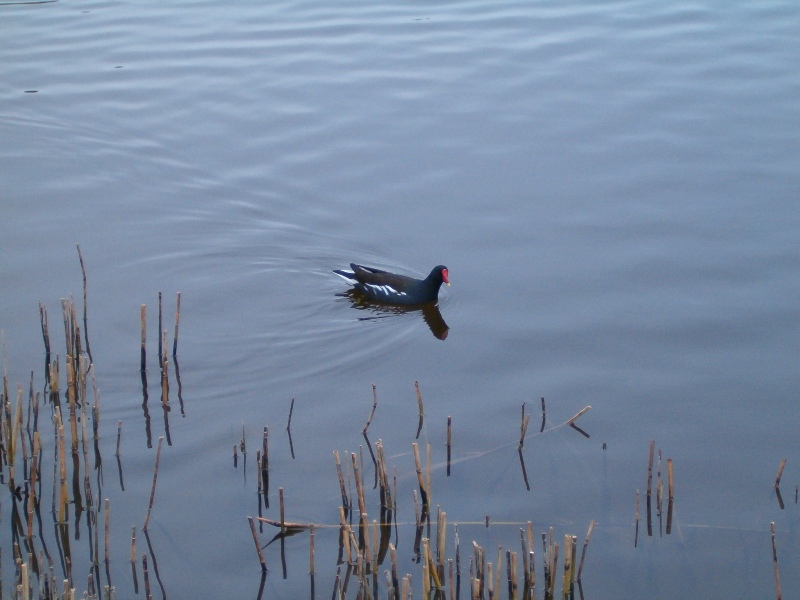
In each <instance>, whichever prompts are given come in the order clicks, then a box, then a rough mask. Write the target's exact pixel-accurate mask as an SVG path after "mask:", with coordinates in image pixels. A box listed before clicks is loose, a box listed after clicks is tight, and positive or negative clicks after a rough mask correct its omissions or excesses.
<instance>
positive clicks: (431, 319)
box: [336, 289, 450, 340]
mask: <svg viewBox="0 0 800 600" xmlns="http://www.w3.org/2000/svg"><path fill="white" fill-rule="evenodd" d="M336 295H337V296H338V297H340V298H346V299H347V300H349V301H350V306H351V307H352V308H355V309H358V310H363V311H368V312H369V313H370V314H369V316H364V317H359V320H360V321H371V320H373V319H385V318H386V317H391V316H395V315H402V314H407V313H414V312H418V313H422V318H423V320H424V321H425V323H426V324H427V325H428V327H429V328H430V330H431V333H432V334H433V335H434V337H436V338H438V339H440V340H444V339H446V338H447V332H448V331H449V330H450V328H449V327H448V326H447V323H445V322H444V319H443V318H442V313H441V312H439V305H438V304H436V302H429V303H427V304H419V305H415V306H398V305H396V304H384V303H381V302H375V301H373V300H370V299H368V298H367V297H366V296H364V294H362V293H361V292H359V291H358V290H355V289H349V290H347V291H346V292H341V293H339V294H336Z"/></svg>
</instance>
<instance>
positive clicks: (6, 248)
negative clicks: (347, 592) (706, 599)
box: [0, 1, 800, 598]
mask: <svg viewBox="0 0 800 600" xmlns="http://www.w3.org/2000/svg"><path fill="white" fill-rule="evenodd" d="M799 21H800V10H798V7H797V6H795V4H794V3H792V2H780V1H769V2H762V3H758V4H738V5H731V4H728V3H715V2H673V3H668V4H657V3H646V2H610V3H602V4H596V3H581V2H567V3H564V2H542V3H535V4H532V5H530V4H528V3H522V2H514V3H506V4H504V5H502V6H494V5H491V4H488V3H478V2H452V3H446V4H442V5H438V6H431V5H429V4H425V3H417V4H414V3H409V4H405V5H402V6H398V5H391V4H386V3H378V4H371V5H369V6H362V5H359V4H355V3H354V4H350V3H338V4H329V3H317V2H305V3H296V2H288V3H272V4H270V5H263V4H261V3H254V2H253V3H250V2H242V3H238V4H236V5H226V6H222V5H219V4H211V3H203V2H184V3H179V4H169V5H164V4H163V3H152V2H138V3H127V4H115V3H107V2H80V3H77V4H76V3H71V2H63V1H61V2H56V3H50V4H41V5H25V4H17V5H11V4H3V5H2V6H0V39H1V40H2V41H0V135H1V137H0V139H2V144H1V145H0V149H1V151H2V161H1V162H0V164H2V168H0V180H1V181H2V190H3V194H2V196H3V208H4V215H5V218H4V219H3V220H2V224H0V240H2V241H0V248H2V263H1V264H2V268H0V278H1V280H2V285H3V289H4V290H5V293H4V294H3V295H2V303H0V327H2V328H3V330H4V335H5V343H6V354H7V362H8V373H9V381H10V385H11V387H12V392H13V390H14V389H16V383H22V384H23V387H24V388H25V389H27V382H28V380H29V377H30V372H31V371H34V374H35V378H36V379H35V387H36V389H39V390H41V389H43V381H42V380H41V365H42V361H43V347H42V346H43V345H42V341H41V333H40V329H39V322H38V303H39V302H43V303H45V304H46V305H47V307H48V309H49V312H50V320H51V329H53V330H55V331H58V330H59V329H60V314H59V308H60V307H59V303H58V302H59V298H60V297H63V296H66V295H69V294H70V293H71V294H74V295H75V297H76V299H77V300H78V301H80V299H81V295H82V291H81V274H80V268H79V265H78V261H77V256H76V254H77V253H76V252H75V248H74V244H75V243H80V245H81V249H82V251H83V254H84V258H85V260H86V263H87V275H88V285H89V307H88V311H89V335H90V342H91V348H92V353H93V357H94V360H95V367H96V372H97V378H98V386H99V388H100V389H101V395H102V406H103V415H102V422H101V436H102V437H101V445H102V449H103V452H104V456H105V461H104V484H103V486H102V494H103V497H108V498H109V499H110V502H111V507H112V508H111V517H112V549H111V569H112V571H111V573H112V580H113V583H114V585H115V587H116V588H117V590H118V595H119V596H121V597H125V596H130V595H131V594H132V591H133V588H132V582H131V573H130V566H129V564H128V562H127V561H128V556H129V552H130V548H129V539H128V535H129V530H128V527H130V526H131V525H136V526H137V528H140V527H141V524H142V522H143V518H144V514H145V512H146V507H147V502H148V499H149V491H150V483H151V478H152V467H153V461H154V457H155V450H154V447H155V445H156V443H157V442H156V440H157V437H158V436H159V435H164V434H165V433H166V431H165V425H164V419H163V415H162V414H161V411H160V408H159V406H158V390H157V384H158V382H157V379H158V376H157V369H156V365H155V362H154V358H153V355H154V354H155V339H156V326H155V321H154V319H155V315H156V299H157V292H158V291H163V292H164V302H165V314H166V322H167V323H168V326H166V328H167V329H169V330H170V331H171V328H172V318H173V311H174V299H175V293H176V292H177V291H180V292H181V294H182V313H181V333H180V341H179V350H178V357H179V361H180V373H181V377H182V392H183V398H184V408H185V416H181V414H180V410H179V409H178V407H177V405H176V404H175V399H174V398H173V399H172V404H173V410H172V411H171V413H170V414H169V425H170V428H169V434H170V441H171V442H172V444H171V445H170V446H167V445H166V442H165V447H164V449H163V451H162V457H161V467H160V473H159V484H158V490H157V495H156V502H155V506H154V509H153V514H152V517H151V524H150V530H151V533H150V536H151V541H152V545H153V554H154V556H155V558H157V561H158V567H159V572H160V575H161V579H162V582H163V585H164V590H165V593H166V595H167V596H171V597H176V596H178V597H181V596H189V595H191V596H194V597H208V596H214V597H218V596H220V595H228V596H239V597H241V596H244V597H247V596H255V595H256V594H257V593H258V588H259V577H260V570H259V568H258V562H257V559H256V557H255V553H254V550H253V542H252V539H251V537H250V531H249V528H248V525H247V521H246V516H247V515H253V514H256V513H257V511H258V505H257V504H256V499H255V494H256V473H255V466H254V463H255V456H254V455H255V448H256V447H258V446H260V435H261V429H262V427H263V426H265V425H268V426H269V427H270V432H271V433H270V439H271V463H270V467H271V482H272V483H271V487H272V489H271V494H272V500H271V504H270V515H271V516H272V517H275V516H276V514H275V513H276V506H277V487H278V486H280V487H283V488H284V490H285V494H286V497H287V506H288V514H287V519H290V520H295V521H313V522H315V523H320V524H323V523H330V524H336V523H338V512H337V511H338V508H337V507H338V504H339V499H338V496H339V491H338V483H337V479H336V472H335V469H334V465H333V461H332V456H331V453H332V451H333V450H337V449H338V450H339V451H340V452H342V453H344V452H345V451H355V452H358V446H359V445H363V444H364V440H363V438H362V437H361V428H362V427H363V425H364V422H365V421H366V417H367V415H368V413H369V410H370V408H371V405H372V387H371V384H372V383H375V384H376V385H377V390H378V398H379V404H378V408H377V411H376V414H375V417H374V419H373V422H372V424H371V425H370V429H369V433H370V438H371V441H372V442H373V443H374V442H375V441H376V440H377V439H378V438H381V439H382V440H383V443H384V446H385V448H386V451H387V454H388V455H389V457H390V465H391V466H392V468H396V469H397V472H398V485H399V488H400V489H399V495H400V498H399V499H398V504H399V510H400V514H399V515H398V518H399V520H401V521H403V522H407V521H408V520H409V519H412V512H413V503H412V500H411V493H412V490H413V489H414V487H415V485H416V478H415V473H414V465H413V459H412V456H411V442H412V441H414V438H415V433H416V428H417V403H416V397H415V392H414V381H415V380H418V381H419V382H420V388H421V391H422V394H423V398H424V403H425V414H426V420H425V427H424V429H423V431H422V433H421V436H420V441H421V443H422V444H423V446H424V444H425V442H427V441H429V442H430V443H431V445H432V460H433V463H434V464H435V465H441V464H442V462H443V461H444V439H445V426H446V420H447V417H448V416H452V418H453V436H454V456H455V458H457V459H459V461H460V462H456V463H455V464H454V465H453V471H452V475H451V477H450V478H447V477H446V476H444V472H443V469H442V468H437V469H436V470H435V471H434V477H433V501H434V503H435V504H440V505H441V506H442V509H443V510H446V511H447V514H448V522H449V523H450V524H453V523H457V522H461V523H462V526H461V529H460V534H461V541H462V545H463V548H462V551H464V552H465V553H466V552H467V551H468V548H469V544H470V542H471V541H472V540H473V539H474V540H476V541H477V542H478V543H480V544H482V545H485V546H486V548H487V550H489V552H488V553H489V554H490V555H493V552H494V547H495V546H496V545H498V544H499V545H502V546H503V547H504V548H509V547H510V548H512V549H514V550H516V549H517V546H518V545H519V542H518V533H517V526H503V525H497V526H490V528H489V529H488V530H487V529H486V528H485V527H483V526H482V525H468V524H467V523H482V522H483V520H484V519H485V517H486V515H490V516H491V520H492V521H493V522H497V523H500V522H514V523H518V522H525V521H527V520H533V521H534V528H535V531H536V532H537V535H538V533H540V532H541V531H543V530H545V529H546V528H548V527H550V526H553V527H555V531H556V537H557V539H558V538H560V541H562V542H563V534H564V533H573V534H575V535H577V536H578V537H579V540H582V538H583V536H584V535H585V532H586V529H587V527H588V523H589V521H590V520H592V519H594V520H596V521H597V527H596V529H595V532H594V534H593V537H592V542H591V544H590V547H589V550H588V556H587V564H586V566H585V568H584V574H583V593H584V595H585V597H587V598H608V597H642V596H648V597H654V598H677V597H686V596H687V595H693V596H711V597H752V596H754V595H756V596H767V595H770V594H772V591H773V589H774V582H773V571H772V564H771V557H772V554H771V546H770V534H769V523H770V522H772V521H775V522H776V526H777V539H778V554H779V561H780V566H781V578H782V584H783V587H784V590H787V591H788V590H792V589H796V588H797V585H798V579H797V575H796V573H797V569H796V566H797V565H796V562H794V561H795V557H796V555H797V550H798V548H800V540H799V539H798V535H797V510H798V509H797V504H796V503H795V502H794V494H793V493H792V492H793V490H794V488H795V486H796V485H797V483H798V477H800V476H798V471H797V467H796V464H795V460H796V458H797V452H796V443H795V442H796V439H797V422H798V417H800V414H798V408H797V402H796V396H797V390H798V388H799V386H798V384H799V383H800V378H798V374H797V356H798V325H799V324H800V310H799V309H798V306H797V298H798V281H799V280H800V279H799V278H798V275H800V262H799V261H798V243H797V231H798V229H800V216H798V215H800V213H798V211H797V209H796V204H797V194H798V190H799V189H800V176H798V168H797V166H798V164H800V162H799V161H798V159H800V143H798V138H797V134H796V132H797V131H798V125H800V111H798V109H797V98H798V97H800V75H798V73H800V68H798V67H800V64H798V62H799V61H798V58H797V57H798V56H800V48H799V47H798V46H800V43H799V42H798V38H797V35H796V31H797V30H798V25H799V24H800V23H799ZM351 261H357V262H361V263H364V264H370V265H375V266H379V267H384V268H389V269H392V270H397V271H401V272H404V273H409V274H416V275H424V274H426V273H427V272H428V271H429V270H430V268H431V267H432V266H433V265H435V264H439V263H443V264H446V265H447V266H448V267H449V269H450V274H451V280H452V282H453V285H452V287H451V288H448V289H446V290H443V292H442V295H441V296H440V303H439V309H440V312H441V315H442V318H443V319H444V321H445V322H446V323H447V326H448V327H449V330H448V335H447V338H446V339H445V340H443V341H442V340H440V339H437V337H435V336H434V335H432V332H431V330H430V329H429V328H428V326H427V325H426V323H425V321H424V319H423V318H422V315H421V313H419V312H405V313H400V314H395V313H391V312H374V311H361V310H355V309H353V308H351V306H350V302H349V301H347V299H346V298H341V297H339V296H338V295H337V294H340V293H341V292H343V291H344V288H345V286H343V285H342V282H341V281H340V280H339V279H338V278H337V277H335V276H334V275H333V274H332V273H331V270H332V269H335V268H341V267H343V266H347V264H348V263H349V262H351ZM141 304H147V310H148V318H149V321H148V323H149V330H148V336H149V337H148V348H149V349H150V364H149V372H148V376H149V383H150V397H151V399H150V416H151V423H150V429H151V431H150V433H151V447H148V443H147V439H148V438H147V435H146V426H145V417H144V413H143V409H142V389H141V380H140V378H139V372H138V368H139V307H140V305H141ZM366 317H375V318H366ZM53 324H55V326H54V325H53ZM54 337H55V334H54ZM55 339H57V340H59V342H58V343H59V344H60V346H58V351H59V352H61V353H62V355H63V350H62V349H61V348H63V340H61V339H60V338H55ZM54 343H55V342H54ZM173 392H174V385H173ZM542 396H544V397H545V398H546V401H547V417H548V427H552V426H554V425H558V424H559V423H563V422H564V421H566V420H567V419H568V418H569V417H571V416H572V415H573V414H575V413H576V412H578V411H579V410H580V409H581V408H583V407H584V406H586V405H591V406H592V409H591V410H590V411H589V412H588V413H587V414H585V415H584V416H582V417H581V418H580V420H579V421H578V424H579V425H580V426H581V427H582V428H583V429H585V430H586V432H587V433H589V434H590V436H591V437H590V438H588V439H587V438H584V437H583V436H581V435H579V434H578V433H577V432H575V431H574V430H571V429H569V428H564V427H561V428H558V429H555V430H552V431H549V432H548V433H545V434H542V435H538V436H535V435H534V434H535V433H537V432H538V431H539V425H540V417H541V414H540V403H539V398H540V397H542ZM13 397H14V395H13V393H12V398H13ZM292 398H294V399H295V408H294V412H293V416H292V442H293V448H294V451H295V458H294V459H293V458H292V456H291V454H290V449H289V445H288V439H287V437H286V432H285V427H286V423H287V419H288V412H289V405H290V402H291V399H292ZM522 402H526V403H527V404H526V412H529V413H531V414H532V417H531V426H530V430H529V432H528V439H527V441H526V444H525V464H526V469H527V475H528V478H529V481H530V483H531V490H530V491H527V490H526V488H525V485H524V482H523V479H522V473H521V469H520V465H519V459H518V455H517V453H516V444H517V440H518V437H519V421H520V408H521V405H522ZM118 420H121V421H122V422H123V426H122V427H123V433H122V446H121V464H122V467H123V468H122V472H123V475H124V486H125V489H124V491H123V490H122V486H121V485H120V483H119V482H118V474H117V472H116V470H115V465H114V462H115V461H114V460H113V452H114V446H115V443H116V431H115V429H116V428H115V426H114V424H115V422H116V421H118ZM243 428H244V430H245V432H246V436H247V437H246V439H247V444H248V458H247V465H246V468H245V467H244V465H243V464H242V461H241V457H240V462H239V465H238V468H234V467H233V460H232V457H231V454H232V447H233V446H234V445H236V444H238V443H239V441H240V439H241V436H242V429H243ZM650 440H656V447H657V448H660V449H662V450H663V454H664V460H666V458H667V457H670V458H672V459H673V461H674V465H675V472H676V511H675V524H674V529H673V532H672V534H671V535H670V536H666V535H658V533H656V535H655V536H653V537H652V538H648V537H647V536H646V535H645V534H644V532H643V529H640V537H639V540H638V541H639V545H638V547H637V548H634V547H633V536H634V527H633V519H634V510H635V501H634V498H635V493H636V490H637V489H639V490H640V491H641V492H642V493H644V488H645V485H646V476H647V453H648V448H649V443H650ZM48 443H49V444H50V446H48V445H47V444H48ZM45 444H46V445H45V448H46V452H49V451H51V450H52V440H51V439H47V438H46V439H45ZM603 444H605V445H606V449H605V450H604V449H603ZM781 458H787V459H788V462H787V467H786V470H785V472H784V476H783V485H782V490H783V496H784V500H785V501H786V508H785V510H781V509H780V508H779V506H778V503H777V499H776V497H775V494H774V492H773V483H774V479H775V474H776V471H777V467H778V464H779V462H780V459H781ZM367 460H368V458H367ZM370 477H372V471H371V470H369V469H368V473H367V478H368V479H369V478H370ZM496 491H500V492H501V493H499V494H498V493H496ZM95 493H96V491H95ZM370 501H371V502H374V501H376V499H375V498H374V497H371V500H370ZM642 502H643V499H642ZM9 505H10V500H9V501H6V502H3V510H4V514H3V520H2V522H3V523H9V522H10V518H8V511H9ZM642 510H644V509H643V504H642ZM370 511H371V513H374V515H373V514H370V517H373V516H375V515H377V509H376V507H375V506H372V507H371V508H370ZM47 518H49V515H45V519H47ZM412 520H413V519H412ZM6 527H7V526H6ZM73 527H74V524H73ZM404 531H405V533H404ZM9 533H10V532H9V531H8V530H6V534H5V535H4V538H3V539H4V540H5V541H4V542H3V561H4V565H3V566H4V572H5V573H6V580H7V581H10V579H9V575H8V574H9V573H11V572H13V567H12V564H11V562H10V557H11V555H12V551H11V536H10V535H9ZM400 533H401V535H400V537H399V541H398V552H399V554H400V556H401V559H402V560H403V564H402V565H401V570H403V572H411V573H413V574H414V579H415V582H416V583H415V585H416V586H418V584H419V581H420V579H421V576H420V571H419V566H418V565H414V564H413V563H411V562H410V558H411V554H412V549H411V543H412V539H411V538H413V533H411V532H410V531H409V529H408V528H406V529H405V530H402V529H401V532H400ZM336 535H337V533H336V530H335V529H334V530H323V529H320V533H319V537H318V540H317V551H318V553H319V555H318V557H317V578H316V594H317V596H318V597H327V595H328V594H330V592H331V590H332V587H333V578H334V576H335V568H336V565H335V563H336V544H337V540H336ZM85 538H86V532H85V531H84V532H83V536H82V538H81V539H82V540H84V543H85ZM268 539H269V536H268V535H267V534H266V533H265V534H264V540H263V543H266V541H267V540H268ZM449 543H452V538H451V539H450V541H449ZM77 545H78V542H76V546H77ZM50 547H51V549H52V548H54V545H53V543H52V542H51V544H50ZM78 547H79V546H78ZM465 548H466V550H465ZM538 549H539V548H538V547H537V550H538ZM138 551H139V554H141V553H143V552H144V551H145V543H144V540H142V539H141V532H140V539H139V546H138ZM286 552H287V567H288V573H287V575H288V577H287V579H286V580H284V579H283V578H282V573H281V569H280V567H279V558H278V557H279V553H278V551H277V549H276V545H272V546H270V547H269V548H268V549H267V560H268V563H269V565H270V574H269V576H268V578H267V582H266V590H265V592H264V594H265V597H266V596H272V597H303V596H308V595H309V580H308V576H307V562H306V561H307V552H308V540H307V536H306V535H299V536H295V537H292V538H290V539H288V540H287V541H286ZM449 552H452V546H451V548H450V550H449ZM76 554H78V555H80V556H81V557H83V556H85V555H87V554H88V553H86V552H85V551H84V550H83V549H81V550H80V551H76ZM540 558H541V557H538V556H537V568H540V563H539V562H538V561H539V560H540ZM80 560H85V559H80ZM80 560H79V562H80ZM492 560H494V556H492ZM139 567H141V565H139ZM56 570H58V568H56ZM75 570H76V573H75V578H76V584H77V585H76V587H78V588H80V589H84V586H83V581H84V578H85V574H84V573H85V572H86V567H85V566H83V565H82V566H80V567H79V566H77V565H76V568H75ZM61 575H62V574H59V577H60V576H61ZM139 577H140V580H139V584H140V585H141V583H142V581H141V572H139ZM415 591H416V593H420V592H419V589H418V587H415ZM159 592H160V590H159ZM352 593H353V592H352V591H351V594H352ZM462 593H466V584H464V587H462ZM382 595H383V592H382Z"/></svg>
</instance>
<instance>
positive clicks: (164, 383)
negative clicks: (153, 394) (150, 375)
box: [158, 315, 169, 406]
mask: <svg viewBox="0 0 800 600" xmlns="http://www.w3.org/2000/svg"><path fill="white" fill-rule="evenodd" d="M160 316H161V315H159V317H160ZM160 340H161V341H160V342H159V344H158V346H159V348H160V349H161V353H160V354H161V358H160V360H161V404H162V405H163V406H167V405H168V404H169V376H168V368H169V360H168V359H167V330H166V329H165V330H163V331H162V332H161V337H160Z"/></svg>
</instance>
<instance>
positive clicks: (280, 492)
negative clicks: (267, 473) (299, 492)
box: [278, 487, 286, 535]
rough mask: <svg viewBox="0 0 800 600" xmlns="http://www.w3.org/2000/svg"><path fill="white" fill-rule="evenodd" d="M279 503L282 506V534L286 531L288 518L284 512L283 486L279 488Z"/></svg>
mask: <svg viewBox="0 0 800 600" xmlns="http://www.w3.org/2000/svg"><path fill="white" fill-rule="evenodd" d="M278 504H279V506H280V515H281V535H283V534H284V533H285V532H286V520H285V519H284V512H283V488H282V487H279V488H278Z"/></svg>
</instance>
